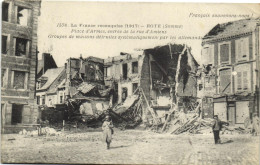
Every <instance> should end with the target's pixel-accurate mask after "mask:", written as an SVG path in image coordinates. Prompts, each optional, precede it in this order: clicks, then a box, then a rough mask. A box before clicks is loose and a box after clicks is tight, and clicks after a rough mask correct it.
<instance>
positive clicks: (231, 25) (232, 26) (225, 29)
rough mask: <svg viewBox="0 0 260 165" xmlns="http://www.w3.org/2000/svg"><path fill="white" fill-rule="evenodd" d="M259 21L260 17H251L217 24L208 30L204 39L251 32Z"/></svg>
mask: <svg viewBox="0 0 260 165" xmlns="http://www.w3.org/2000/svg"><path fill="white" fill-rule="evenodd" d="M259 21H260V19H259V18H249V19H242V20H238V21H233V22H227V23H223V24H217V25H216V26H215V27H214V28H212V29H211V30H210V31H209V32H208V34H206V35H205V36H204V37H203V39H204V40H207V39H220V38H226V37H231V36H235V35H240V34H245V33H250V32H252V31H254V30H255V28H256V26H257V23H259Z"/></svg>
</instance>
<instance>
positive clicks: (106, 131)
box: [102, 116, 114, 149]
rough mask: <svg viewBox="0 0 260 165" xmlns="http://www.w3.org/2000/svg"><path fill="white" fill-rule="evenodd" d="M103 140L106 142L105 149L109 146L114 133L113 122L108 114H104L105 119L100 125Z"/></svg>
mask: <svg viewBox="0 0 260 165" xmlns="http://www.w3.org/2000/svg"><path fill="white" fill-rule="evenodd" d="M102 130H103V135H104V141H105V142H106V143H107V149H109V148H110V143H111V141H112V134H113V133H114V130H113V123H112V120H111V119H110V116H106V118H105V121H104V123H103V125H102Z"/></svg>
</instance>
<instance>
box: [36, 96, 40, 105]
mask: <svg viewBox="0 0 260 165" xmlns="http://www.w3.org/2000/svg"><path fill="white" fill-rule="evenodd" d="M40 99H41V97H40V96H36V103H37V105H40V101H41V100H40Z"/></svg>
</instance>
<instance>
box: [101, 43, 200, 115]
mask: <svg viewBox="0 0 260 165" xmlns="http://www.w3.org/2000/svg"><path fill="white" fill-rule="evenodd" d="M180 66H181V67H180ZM197 68H198V63H197V62H196V60H195V59H194V57H193V56H192V55H191V53H190V48H187V47H186V46H185V45H177V44H168V45H164V46H158V47H155V48H150V49H144V50H142V51H137V52H135V53H132V54H130V53H121V54H120V56H115V57H110V58H108V59H105V60H104V81H105V85H106V86H110V87H111V86H112V88H113V89H114V97H113V103H114V104H117V103H122V102H124V101H125V100H126V98H127V97H130V96H131V95H132V94H133V93H134V92H135V90H136V89H137V88H139V89H142V91H143V94H144V97H145V99H143V102H144V103H143V105H144V106H145V107H149V108H153V110H154V111H155V112H156V115H158V116H159V117H160V116H161V117H163V116H165V115H166V113H167V111H169V109H170V108H171V107H172V104H177V102H178V106H179V107H180V108H183V109H184V110H185V111H186V110H188V109H190V107H189V106H190V104H191V102H196V96H197V90H196V84H197V79H196V71H197ZM135 94H136V93H135Z"/></svg>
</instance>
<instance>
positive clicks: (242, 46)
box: [236, 38, 249, 62]
mask: <svg viewBox="0 0 260 165" xmlns="http://www.w3.org/2000/svg"><path fill="white" fill-rule="evenodd" d="M248 59H249V39H248V38H241V39H239V40H236V61H237V62H238V61H243V60H248Z"/></svg>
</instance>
